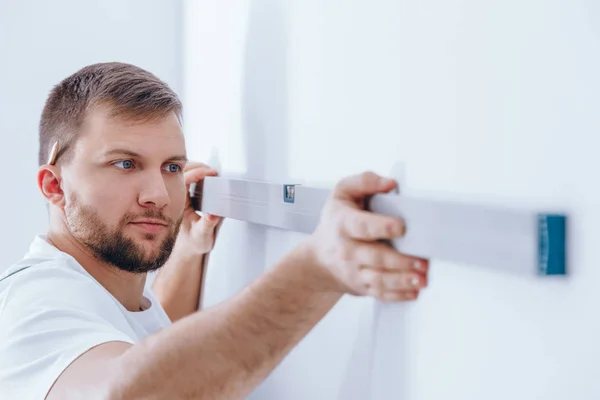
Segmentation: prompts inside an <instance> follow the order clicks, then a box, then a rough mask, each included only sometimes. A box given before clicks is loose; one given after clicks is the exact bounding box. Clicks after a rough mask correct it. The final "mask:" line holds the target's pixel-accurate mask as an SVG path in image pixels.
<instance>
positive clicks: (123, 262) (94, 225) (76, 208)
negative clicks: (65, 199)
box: [65, 196, 181, 274]
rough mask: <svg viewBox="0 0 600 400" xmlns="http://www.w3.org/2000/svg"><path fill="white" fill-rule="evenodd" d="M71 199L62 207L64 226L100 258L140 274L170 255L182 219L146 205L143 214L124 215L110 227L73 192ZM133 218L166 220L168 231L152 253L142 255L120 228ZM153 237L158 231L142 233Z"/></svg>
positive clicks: (141, 251) (152, 268) (157, 266)
mask: <svg viewBox="0 0 600 400" xmlns="http://www.w3.org/2000/svg"><path fill="white" fill-rule="evenodd" d="M71 200H72V201H71V205H70V206H69V207H65V214H66V217H67V218H66V219H67V226H68V228H69V230H70V231H71V233H72V234H73V236H74V237H75V238H76V239H78V240H79V241H80V242H81V243H83V244H84V245H85V246H86V247H87V248H88V249H90V250H91V251H92V252H93V253H94V255H95V256H96V257H97V258H98V259H99V260H101V261H103V262H105V263H107V264H109V265H113V266H114V267H116V268H118V269H120V270H122V271H126V272H131V273H136V274H142V273H147V272H151V271H155V270H157V269H159V268H160V267H162V266H163V265H164V264H165V263H166V262H167V260H168V259H169V257H170V256H171V252H172V251H173V246H174V245H175V239H176V238H177V233H178V232H179V227H180V225H181V219H179V221H177V222H173V221H171V220H169V219H167V218H166V217H165V216H164V215H163V214H162V212H160V211H159V210H156V209H148V210H147V211H146V212H144V213H142V214H136V215H133V214H127V215H125V216H124V217H123V219H122V221H121V223H119V225H118V226H117V227H116V228H114V229H111V228H110V227H109V226H108V225H106V224H105V223H103V222H102V220H101V218H100V217H99V216H98V214H97V213H96V212H95V211H94V210H93V209H91V208H90V207H87V206H83V205H81V204H79V203H78V201H77V198H76V197H75V196H73V198H72V199H71ZM136 218H155V219H160V220H162V221H165V222H166V223H167V224H168V229H169V233H168V235H167V237H166V239H164V240H163V242H162V243H161V245H160V249H159V251H158V254H156V255H155V256H154V257H152V256H151V257H144V253H143V249H140V247H139V246H138V245H136V244H135V242H134V241H133V240H132V239H130V238H128V237H126V236H125V235H124V234H123V228H124V227H125V226H126V225H127V224H128V223H129V222H131V221H133V220H135V219H136ZM156 237H157V235H154V234H151V233H148V234H146V236H145V238H146V239H147V240H157V239H156Z"/></svg>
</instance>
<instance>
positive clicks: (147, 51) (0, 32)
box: [0, 0, 182, 271]
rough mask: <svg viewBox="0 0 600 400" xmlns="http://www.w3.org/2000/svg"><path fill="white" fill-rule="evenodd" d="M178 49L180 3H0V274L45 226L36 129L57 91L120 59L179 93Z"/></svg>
mask: <svg viewBox="0 0 600 400" xmlns="http://www.w3.org/2000/svg"><path fill="white" fill-rule="evenodd" d="M181 50H182V40H181V3H180V1H173V0H150V1H148V0H125V1H124V0H103V1H94V2H90V1H77V0H53V1H31V0H29V1H27V0H8V1H0V60H2V61H1V62H0V133H1V134H2V146H1V147H2V150H3V151H2V165H3V166H4V168H3V171H2V177H3V182H2V196H0V220H1V221H2V225H3V229H2V232H1V233H0V235H1V236H0V243H1V244H2V245H1V251H0V271H1V270H3V269H4V268H6V267H8V266H9V265H10V264H11V263H13V262H15V261H17V260H18V259H19V258H20V257H21V256H22V255H23V254H24V253H25V252H26V251H27V248H28V246H29V243H30V242H31V240H32V239H33V236H34V235H36V234H39V233H44V232H45V229H46V227H47V223H46V209H45V207H44V202H43V201H42V197H41V195H40V194H39V191H38V189H37V183H36V172H37V153H38V136H37V135H38V131H37V126H38V123H39V118H40V115H41V111H42V107H43V105H44V101H45V100H46V97H47V95H48V93H49V92H50V90H51V89H52V87H53V86H54V85H55V84H57V83H58V82H59V81H60V80H62V79H63V78H65V77H67V76H68V75H70V74H71V73H73V72H75V71H76V70H78V69H79V68H81V67H83V66H85V65H88V64H92V63H96V62H104V61H123V62H129V63H133V64H136V65H138V66H140V67H142V68H146V69H148V70H150V71H151V72H153V73H155V74H156V75H157V76H159V77H160V78H162V79H163V80H165V81H166V82H167V83H168V84H169V85H171V87H172V88H173V89H174V90H175V91H176V92H178V93H180V92H181V89H182V68H181V59H182V56H181Z"/></svg>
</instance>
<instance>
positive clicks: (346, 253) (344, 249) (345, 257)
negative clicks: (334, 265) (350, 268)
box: [337, 244, 355, 262]
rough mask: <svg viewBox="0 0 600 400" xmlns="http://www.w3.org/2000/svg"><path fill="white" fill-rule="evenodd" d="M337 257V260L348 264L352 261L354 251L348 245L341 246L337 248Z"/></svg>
mask: <svg viewBox="0 0 600 400" xmlns="http://www.w3.org/2000/svg"><path fill="white" fill-rule="evenodd" d="M337 253H338V256H337V258H338V259H339V260H341V261H343V262H349V261H352V260H353V259H354V253H355V251H354V249H353V248H352V246H350V245H348V244H341V245H340V246H338V250H337Z"/></svg>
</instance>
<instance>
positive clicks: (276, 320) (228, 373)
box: [119, 248, 341, 399]
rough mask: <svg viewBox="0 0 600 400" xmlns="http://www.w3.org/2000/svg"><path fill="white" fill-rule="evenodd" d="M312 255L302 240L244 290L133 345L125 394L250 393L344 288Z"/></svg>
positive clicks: (125, 363) (125, 361)
mask: <svg viewBox="0 0 600 400" xmlns="http://www.w3.org/2000/svg"><path fill="white" fill-rule="evenodd" d="M312 262H313V261H312V259H311V258H310V256H308V252H306V251H304V249H302V248H297V249H296V250H295V251H293V252H291V253H290V254H289V255H288V256H287V257H286V258H284V259H283V260H281V261H280V262H279V263H278V264H277V265H275V266H274V267H273V268H271V269H270V270H269V271H267V272H266V273H265V274H264V275H263V276H262V277H261V278H259V279H258V280H257V281H255V282H254V283H253V284H251V285H250V286H248V287H247V288H246V289H244V290H243V291H242V292H241V293H239V294H238V295H237V296H235V297H233V298H231V299H230V300H228V301H225V302H223V303H221V304H220V305H218V306H215V307H213V308H211V309H207V310H204V311H203V312H201V313H195V314H193V315H191V316H188V317H186V318H184V319H182V320H181V321H179V322H178V323H176V324H173V325H172V326H170V327H168V328H166V329H164V330H163V331H161V332H159V333H157V334H155V335H152V336H150V337H148V338H146V339H145V340H143V341H142V342H140V343H138V344H137V345H134V346H133V347H131V348H130V349H129V350H128V351H126V352H125V353H124V354H123V356H122V357H121V359H120V361H119V364H120V366H121V367H122V368H123V371H124V373H123V374H119V375H120V376H121V379H126V381H125V380H123V381H121V383H120V390H119V395H120V397H119V398H148V399H153V398H156V399H159V398H160V399H162V398H199V399H235V398H239V399H242V398H244V397H246V396H247V395H248V394H249V393H250V392H251V391H252V389H253V388H254V387H255V386H256V385H258V384H259V382H261V381H262V380H263V379H264V378H265V377H266V376H267V375H268V374H269V373H270V372H271V371H272V370H273V369H274V368H275V367H276V366H277V364H278V363H279V362H281V360H282V359H283V358H284V357H285V356H286V355H287V354H288V353H289V351H290V350H291V349H292V348H293V346H294V345H296V344H297V343H298V342H299V341H300V340H301V339H302V338H303V337H304V336H305V335H306V334H307V333H308V332H309V331H310V329H311V328H313V327H314V326H315V325H316V324H317V322H318V321H319V320H321V319H322V318H323V316H324V315H325V314H326V313H327V312H328V311H329V310H330V309H331V308H332V307H333V305H334V304H335V303H336V302H337V301H338V300H339V298H340V296H341V295H340V294H339V293H337V292H334V291H329V290H328V288H327V282H328V280H330V279H331V278H330V277H329V276H327V275H326V274H325V273H321V272H319V271H320V270H319V269H317V268H316V267H314V266H311V263H312ZM319 274H322V275H319ZM125 372H126V373H125Z"/></svg>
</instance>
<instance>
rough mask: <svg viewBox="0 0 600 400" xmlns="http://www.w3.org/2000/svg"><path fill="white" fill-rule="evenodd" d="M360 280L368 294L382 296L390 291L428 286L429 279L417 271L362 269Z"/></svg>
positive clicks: (418, 288)
mask: <svg viewBox="0 0 600 400" xmlns="http://www.w3.org/2000/svg"><path fill="white" fill-rule="evenodd" d="M359 274H360V280H361V283H362V285H363V287H364V289H365V291H366V294H367V295H370V296H375V297H380V296H381V295H383V294H384V293H386V292H390V291H392V292H393V291H409V290H421V289H423V288H425V287H427V279H426V278H425V277H424V276H422V275H420V274H418V273H416V272H404V273H398V272H381V271H376V270H373V269H362V270H361V271H360V273H359Z"/></svg>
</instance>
